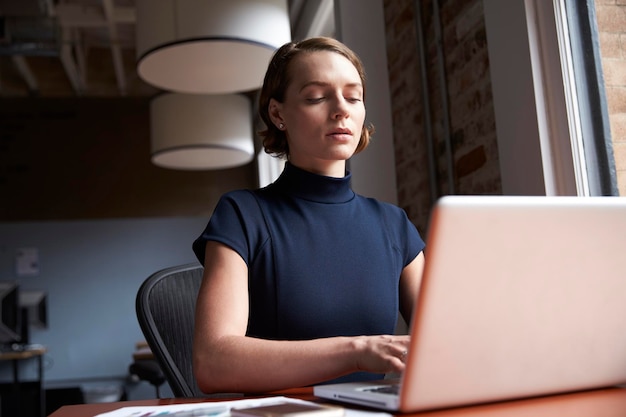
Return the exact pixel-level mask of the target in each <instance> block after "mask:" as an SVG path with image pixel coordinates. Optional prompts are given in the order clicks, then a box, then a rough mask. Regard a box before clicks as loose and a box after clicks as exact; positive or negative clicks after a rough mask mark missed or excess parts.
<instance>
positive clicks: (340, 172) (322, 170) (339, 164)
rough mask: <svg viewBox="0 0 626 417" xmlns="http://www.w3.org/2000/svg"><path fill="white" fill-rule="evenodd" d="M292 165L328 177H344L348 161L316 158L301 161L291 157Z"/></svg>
mask: <svg viewBox="0 0 626 417" xmlns="http://www.w3.org/2000/svg"><path fill="white" fill-rule="evenodd" d="M289 162H290V163H291V165H293V166H295V167H298V168H300V169H303V170H305V171H308V172H311V173H313V174H317V175H324V176H326V177H334V178H343V177H345V176H346V161H344V160H334V161H328V160H316V161H306V162H305V161H299V160H294V159H293V158H289Z"/></svg>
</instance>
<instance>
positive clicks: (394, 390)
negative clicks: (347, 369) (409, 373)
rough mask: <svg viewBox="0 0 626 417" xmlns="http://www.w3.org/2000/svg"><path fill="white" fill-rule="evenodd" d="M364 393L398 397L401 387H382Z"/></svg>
mask: <svg viewBox="0 0 626 417" xmlns="http://www.w3.org/2000/svg"><path fill="white" fill-rule="evenodd" d="M364 391H369V392H377V393H379V394H389V395H398V394H400V385H399V384H394V385H385V386H382V387H373V388H367V389H365V390H364Z"/></svg>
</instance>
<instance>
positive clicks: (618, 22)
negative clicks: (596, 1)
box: [596, 5, 626, 33]
mask: <svg viewBox="0 0 626 417" xmlns="http://www.w3.org/2000/svg"><path fill="white" fill-rule="evenodd" d="M596 19H597V22H598V28H600V30H601V31H602V32H612V33H623V32H624V31H626V7H624V6H623V5H597V6H596Z"/></svg>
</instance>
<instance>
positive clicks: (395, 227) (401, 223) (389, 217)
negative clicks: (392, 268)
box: [383, 203, 426, 267]
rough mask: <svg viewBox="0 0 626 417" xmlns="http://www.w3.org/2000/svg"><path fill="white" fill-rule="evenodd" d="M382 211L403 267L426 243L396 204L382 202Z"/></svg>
mask: <svg viewBox="0 0 626 417" xmlns="http://www.w3.org/2000/svg"><path fill="white" fill-rule="evenodd" d="M383 213H384V219H385V222H386V226H387V230H389V232H390V233H391V236H390V238H391V241H392V242H393V244H394V245H395V247H396V250H397V251H399V252H400V254H401V256H402V259H403V267H405V266H407V265H408V264H410V263H411V262H412V261H413V260H414V259H415V257H416V256H417V255H419V253H420V252H422V251H423V250H424V248H425V247H426V244H425V243H424V240H423V239H422V236H421V235H420V233H419V231H418V230H417V228H416V227H415V225H414V224H413V223H412V222H411V221H410V220H409V218H408V216H407V215H406V212H405V211H404V210H403V209H401V208H400V207H398V206H395V205H391V204H387V203H383Z"/></svg>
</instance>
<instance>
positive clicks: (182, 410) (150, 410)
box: [94, 397, 391, 417]
mask: <svg viewBox="0 0 626 417" xmlns="http://www.w3.org/2000/svg"><path fill="white" fill-rule="evenodd" d="M282 402H298V403H308V402H309V401H304V400H298V399H295V398H287V397H268V398H253V399H247V400H234V401H207V402H199V403H189V404H172V405H155V406H143V407H142V406H137V407H123V408H118V409H117V410H114V411H109V412H108V413H103V414H98V415H96V416H94V417H157V416H159V417H160V416H166V417H177V416H181V417H182V416H199V417H204V416H212V417H226V416H228V414H229V411H230V409H231V408H233V407H244V406H245V407H255V406H261V405H270V404H277V403H282ZM345 410H346V417H391V414H388V413H383V412H378V411H362V410H352V409H349V408H346V409H345Z"/></svg>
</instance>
